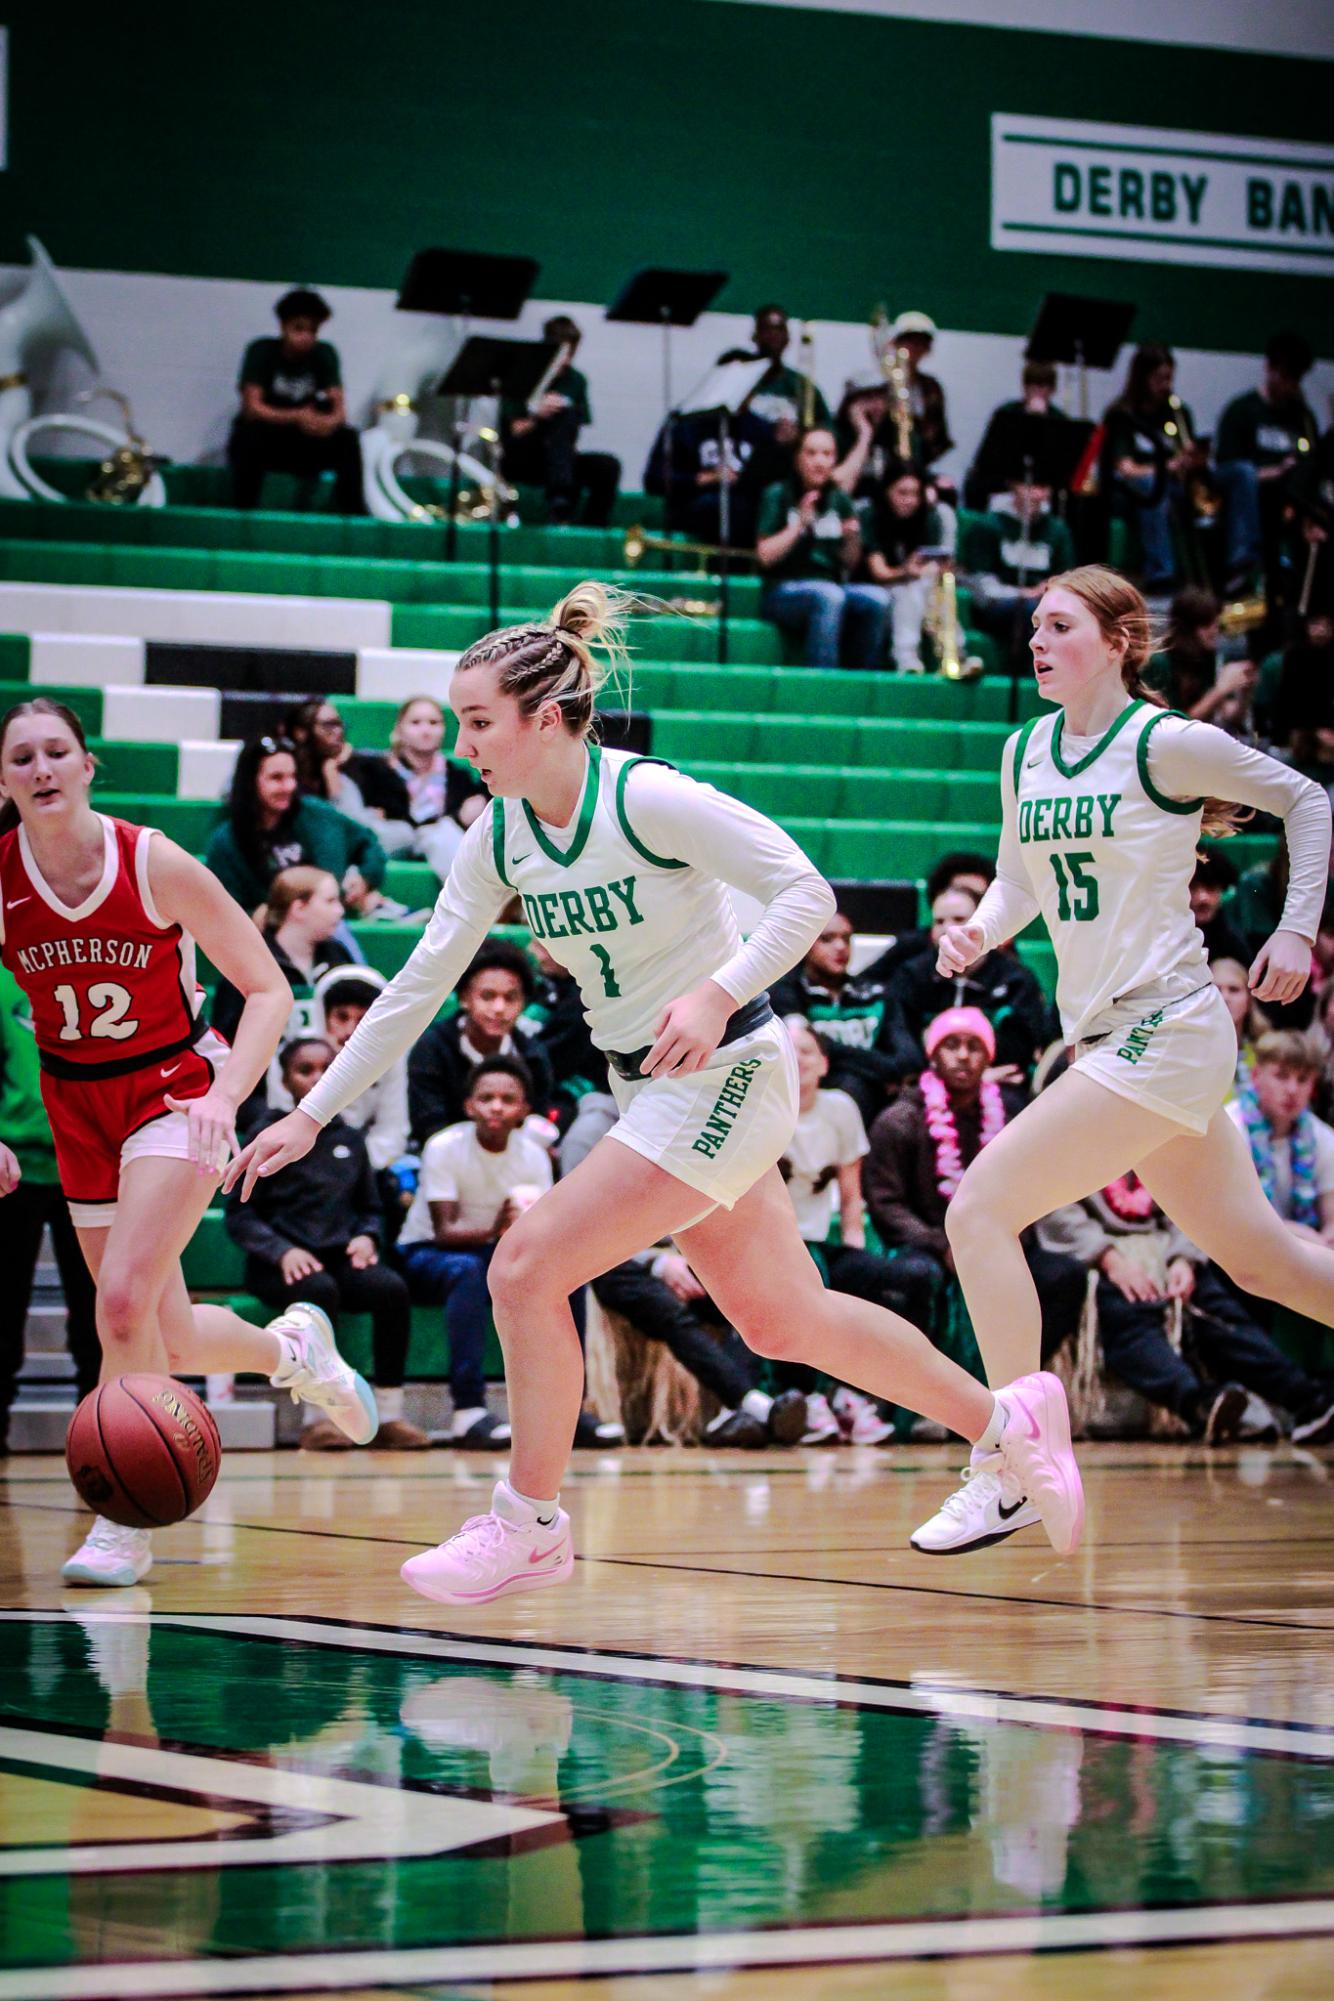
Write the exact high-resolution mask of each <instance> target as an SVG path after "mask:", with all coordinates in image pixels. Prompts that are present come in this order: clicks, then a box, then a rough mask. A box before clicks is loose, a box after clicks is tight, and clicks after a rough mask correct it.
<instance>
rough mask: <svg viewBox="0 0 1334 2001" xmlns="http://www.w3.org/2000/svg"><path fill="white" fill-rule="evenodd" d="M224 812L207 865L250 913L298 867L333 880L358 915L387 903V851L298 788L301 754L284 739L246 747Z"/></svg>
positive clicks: (256, 741)
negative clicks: (383, 889) (281, 875)
mask: <svg viewBox="0 0 1334 2001" xmlns="http://www.w3.org/2000/svg"><path fill="white" fill-rule="evenodd" d="M224 813H225V816H226V817H225V818H224V819H223V820H222V822H221V824H220V825H219V826H217V827H215V828H214V829H213V832H212V833H211V834H210V835H209V840H208V846H207V847H206V849H205V850H204V861H205V863H206V864H207V866H208V867H209V868H211V869H212V871H213V873H214V875H215V876H217V878H218V880H219V882H220V883H221V884H222V886H223V888H224V889H225V890H226V891H227V892H228V894H229V895H231V896H234V897H235V898H236V901H237V902H238V903H239V904H240V905H241V907H242V909H244V910H248V911H249V912H250V914H251V915H252V916H254V914H255V912H256V911H257V910H259V909H261V907H262V906H263V905H264V904H266V903H267V901H268V894H269V885H270V883H271V882H272V881H273V878H274V877H275V876H276V875H277V874H278V872H279V870H280V869H285V868H295V867H296V866H297V864H298V863H301V862H306V863H309V864H310V865H311V866H312V867H313V868H318V869H323V870H324V871H325V873H326V874H328V875H331V876H332V877H333V878H334V880H335V882H336V883H337V884H338V887H339V890H340V892H341V894H342V898H343V902H344V903H345V904H346V905H347V908H348V910H349V911H350V912H351V913H352V915H353V916H356V917H368V916H370V914H371V913H372V911H373V910H374V909H375V908H376V907H377V906H378V905H379V903H380V902H381V901H382V898H381V896H380V887H379V886H380V884H381V883H382V882H383V881H384V871H385V852H384V849H383V848H382V847H381V846H380V843H379V842H378V841H377V840H376V838H375V836H374V834H373V833H372V832H371V831H370V829H369V827H361V826H358V824H357V822H356V821H355V820H349V819H348V817H347V815H346V814H345V813H340V812H339V811H338V808H337V807H336V806H330V805H328V804H326V802H325V801H324V800H323V799H312V798H310V797H308V796H307V795H306V794H304V793H302V792H301V791H300V789H299V786H298V782H297V770H296V751H295V749H294V748H293V746H292V744H291V743H290V742H289V740H288V739H287V738H286V737H274V736H260V737H252V738H251V739H250V741H249V743H245V744H242V746H241V750H240V753H239V755H238V757H237V760H236V768H235V770H234V772H233V774H232V785H231V792H230V794H229V796H228V801H227V805H226V807H225V808H224Z"/></svg>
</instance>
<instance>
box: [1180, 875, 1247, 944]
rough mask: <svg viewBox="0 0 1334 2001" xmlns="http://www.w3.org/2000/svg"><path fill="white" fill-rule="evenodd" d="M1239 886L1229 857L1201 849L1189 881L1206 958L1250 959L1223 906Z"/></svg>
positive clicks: (1192, 907) (1195, 917) (1191, 906)
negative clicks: (1229, 894) (1229, 892)
mask: <svg viewBox="0 0 1334 2001" xmlns="http://www.w3.org/2000/svg"><path fill="white" fill-rule="evenodd" d="M1236 886H1237V871H1236V870H1235V869H1234V868H1233V866H1232V864H1231V862H1230V861H1229V860H1228V858H1227V856H1226V855H1224V854H1220V853H1219V852H1218V850H1217V849H1209V848H1201V849H1200V851H1199V853H1198V854H1197V855H1196V857H1195V873H1194V875H1193V876H1192V877H1191V879H1190V914H1191V916H1192V917H1193V918H1194V919H1195V922H1196V924H1197V926H1198V927H1199V931H1200V934H1201V936H1202V937H1203V939H1204V951H1205V956H1206V958H1209V959H1241V960H1245V959H1246V957H1247V956H1248V955H1247V951H1246V940H1245V939H1244V938H1243V937H1242V936H1241V934H1240V932H1239V931H1237V930H1235V929H1234V927H1233V925H1232V922H1231V919H1230V917H1229V915H1228V911H1227V910H1226V909H1225V908H1224V906H1223V898H1224V897H1225V896H1226V895H1227V893H1228V891H1229V890H1231V889H1235V888H1236Z"/></svg>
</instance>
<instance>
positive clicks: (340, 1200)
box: [226, 1036, 430, 1452]
mask: <svg viewBox="0 0 1334 2001" xmlns="http://www.w3.org/2000/svg"><path fill="white" fill-rule="evenodd" d="M333 1059H334V1049H333V1045H332V1043H329V1042H325V1041H322V1040H321V1039H320V1038H318V1037H312V1036H304V1037H298V1038H297V1039H295V1040H294V1041H291V1042H289V1043H287V1044H286V1045H285V1047H284V1049H283V1051H282V1058H281V1063H282V1077H283V1083H284V1084H285V1086H286V1088H287V1091H288V1093H289V1095H290V1097H291V1100H292V1103H293V1104H294V1105H299V1104H300V1103H301V1100H302V1099H303V1098H304V1097H305V1095H306V1093H307V1092H308V1091H309V1090H311V1089H312V1088H313V1087H314V1085H316V1084H317V1083H318V1082H319V1080H320V1078H321V1077H322V1076H323V1075H324V1073H325V1071H326V1070H327V1069H328V1067H329V1065H330V1064H331V1063H332V1062H333ZM282 1116H283V1114H282V1113H281V1112H278V1111H271V1112H266V1113H265V1114H264V1117H263V1120H262V1122H261V1125H260V1127H257V1128H256V1130H262V1127H263V1126H264V1125H269V1124H271V1123H272V1122H273V1121H274V1120H275V1119H278V1118H281V1117H282ZM226 1226H227V1234H228V1235H229V1236H230V1237H231V1239H232V1241H233V1242H234V1243H237V1244H239V1245H240V1247H241V1249H242V1250H243V1251H244V1252H245V1254H246V1269H245V1282H246V1285H247V1287H248V1288H249V1290H250V1291H251V1292H253V1293H254V1294H255V1295H256V1296H257V1297H258V1298H260V1299H262V1300H263V1301H264V1303H265V1304H266V1305H267V1306H275V1307H278V1308H279V1309H280V1310H281V1309H283V1308H285V1307H288V1306H291V1305H293V1304H294V1303H295V1302H296V1301H297V1300H305V1301H306V1302H307V1303H308V1304H310V1305H312V1306H318V1307H319V1308H320V1309H321V1311H322V1312H324V1313H327V1314H328V1316H329V1318H330V1320H332V1321H333V1323H334V1326H335V1328H336V1327H337V1325H338V1316H339V1313H340V1312H341V1311H342V1310H343V1309H344V1308H346V1309H347V1310H348V1311H350V1312H353V1313H369V1314H370V1316H371V1339H372V1349H373V1355H374V1364H373V1370H372V1375H373V1381H374V1385H375V1407H376V1410H377V1411H378V1413H379V1418H380V1429H379V1431H378V1432H377V1434H376V1437H375V1441H374V1443H375V1445H376V1446H377V1447H381V1448H383V1449H384V1450H386V1451H399V1452H418V1451H422V1450H423V1449H424V1448H425V1447H426V1446H427V1445H429V1443H430V1440H429V1439H428V1438H427V1436H426V1433H425V1432H424V1431H420V1430H419V1429H418V1428H417V1426H416V1425H415V1424H409V1423H407V1421H406V1420H405V1418H404V1416H403V1377H404V1372H405V1370H406V1368H407V1359H408V1335H409V1332H410V1331H411V1321H412V1308H411V1302H410V1300H409V1297H408V1288H407V1286H406V1284H405V1283H404V1281H403V1278H402V1276H401V1274H400V1273H398V1272H396V1271H394V1270H393V1269H392V1268H391V1267H390V1266H388V1265H384V1264H381V1262H380V1230H381V1222H380V1193H379V1189H378V1187H377V1185H376V1180H375V1174H374V1171H373V1169H372V1167H371V1163H370V1157H369V1155H368V1153H367V1151H366V1142H365V1140H364V1139H363V1137H362V1135H361V1134H360V1133H359V1132H358V1131H356V1129H355V1128H354V1127H352V1126H350V1125H348V1124H347V1123H346V1122H345V1121H344V1120H343V1119H341V1118H333V1119H330V1121H329V1123H328V1124H327V1125H326V1126H323V1127H321V1129H320V1133H319V1137H318V1138H317V1139H316V1141H315V1144H314V1147H313V1148H312V1149H311V1151H310V1152H309V1153H308V1154H306V1155H305V1157H304V1159H302V1160H299V1161H298V1162H296V1164H295V1165H294V1167H293V1168H292V1169H291V1170H290V1171H289V1172H287V1173H284V1174H276V1175H273V1176H271V1177H270V1178H269V1179H268V1180H264V1181H260V1182H257V1183H256V1185H255V1190H254V1193H253V1195H252V1196H251V1198H250V1200H249V1201H248V1202H242V1201H241V1198H240V1190H239V1189H234V1190H233V1192H232V1194H231V1195H230V1196H229V1197H228V1198H227V1208H226ZM301 1443H302V1445H303V1446H305V1447H307V1448H308V1449H310V1450H311V1451H321V1452H337V1451H342V1450H344V1449H346V1448H348V1447H349V1445H350V1440H349V1439H348V1438H347V1437H346V1436H345V1435H344V1433H343V1432H341V1431H340V1430H339V1429H338V1427H337V1425H335V1424H332V1423H331V1422H330V1421H329V1420H328V1419H327V1418H324V1419H317V1421H316V1422H315V1423H313V1424H311V1425H310V1426H308V1427H307V1429H306V1431H305V1432H304V1433H303V1435H302V1439H301Z"/></svg>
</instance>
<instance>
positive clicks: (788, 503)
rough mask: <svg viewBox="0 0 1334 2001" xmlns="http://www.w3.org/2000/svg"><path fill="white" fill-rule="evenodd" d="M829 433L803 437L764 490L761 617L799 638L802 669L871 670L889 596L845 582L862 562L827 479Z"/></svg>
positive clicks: (759, 547) (838, 493)
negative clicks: (780, 475)
mask: <svg viewBox="0 0 1334 2001" xmlns="http://www.w3.org/2000/svg"><path fill="white" fill-rule="evenodd" d="M837 451H838V447H837V445H836V444H835V442H834V434H833V432H832V431H828V430H820V429H816V430H813V431H808V432H807V433H806V435H805V437H804V438H803V439H802V441H801V446H800V449H799V450H798V452H797V463H796V467H795V469H794V471H793V473H792V475H791V477H790V478H788V479H785V480H776V481H775V482H774V484H773V485H772V486H769V487H766V488H765V492H764V499H763V501H762V502H761V504H760V521H759V539H758V541H757V542H756V544H755V553H756V555H757V556H758V557H759V559H760V568H761V569H762V570H763V571H764V572H765V577H766V583H765V588H764V594H763V596H762V598H761V600H760V615H761V617H763V618H768V619H772V621H773V623H774V624H775V625H777V626H781V627H782V629H783V630H784V631H785V632H791V633H796V634H799V635H800V636H801V638H802V641H803V648H804V651H803V658H804V660H805V662H806V665H807V666H808V667H837V666H838V665H839V662H840V658H841V655H842V651H843V649H844V647H846V649H847V656H848V658H847V664H848V665H849V666H850V667H878V666H879V665H880V664H881V657H882V653H883V650H884V634H885V615H886V613H887V611H888V609H889V599H888V594H887V593H886V592H885V591H883V590H882V589H881V588H880V587H879V585H876V584H867V583H861V584H858V583H849V582H848V579H849V577H851V576H852V574H853V572H854V571H855V570H856V568H857V565H858V563H859V562H860V561H861V555H862V537H861V528H860V526H859V524H858V520H857V515H856V511H855V509H854V507H853V504H852V502H851V501H850V500H849V499H848V496H847V494H846V493H845V492H844V491H843V489H842V487H841V486H839V485H838V484H837V483H836V481H835V479H834V470H835V468H834V460H835V457H836V455H837Z"/></svg>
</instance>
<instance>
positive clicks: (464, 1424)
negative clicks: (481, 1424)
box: [450, 1404, 486, 1438]
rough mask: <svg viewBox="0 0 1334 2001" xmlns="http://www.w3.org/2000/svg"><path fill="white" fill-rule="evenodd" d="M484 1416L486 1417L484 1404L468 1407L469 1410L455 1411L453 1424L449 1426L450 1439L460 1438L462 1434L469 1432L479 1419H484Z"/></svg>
mask: <svg viewBox="0 0 1334 2001" xmlns="http://www.w3.org/2000/svg"><path fill="white" fill-rule="evenodd" d="M485 1416H486V1406H485V1405H484V1404H476V1405H474V1406H470V1407H469V1409H467V1410H456V1411H455V1413H454V1418H453V1422H452V1424H451V1425H450V1435H451V1437H453V1438H462V1436H463V1434H464V1432H465V1431H470V1430H471V1429H472V1427H473V1425H475V1424H476V1422H477V1420H478V1418H479V1417H485Z"/></svg>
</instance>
